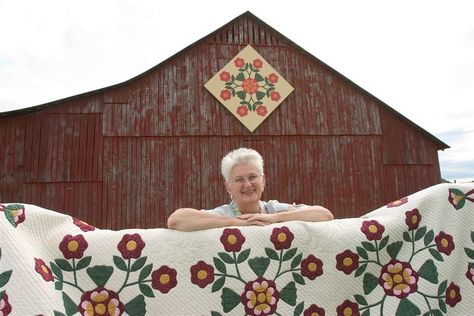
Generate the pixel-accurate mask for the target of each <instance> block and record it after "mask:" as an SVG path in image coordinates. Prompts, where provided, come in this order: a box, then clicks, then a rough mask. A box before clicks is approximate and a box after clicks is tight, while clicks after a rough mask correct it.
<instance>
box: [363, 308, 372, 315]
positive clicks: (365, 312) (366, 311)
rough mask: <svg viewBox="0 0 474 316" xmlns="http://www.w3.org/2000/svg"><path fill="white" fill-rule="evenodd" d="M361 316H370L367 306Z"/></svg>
mask: <svg viewBox="0 0 474 316" xmlns="http://www.w3.org/2000/svg"><path fill="white" fill-rule="evenodd" d="M361 316H370V308H367V309H366V310H365V311H364V312H363V313H362V315H361Z"/></svg>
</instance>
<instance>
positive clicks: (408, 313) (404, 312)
mask: <svg viewBox="0 0 474 316" xmlns="http://www.w3.org/2000/svg"><path fill="white" fill-rule="evenodd" d="M420 314H421V311H420V309H419V308H418V306H416V305H415V304H413V303H412V302H411V301H410V300H409V299H407V298H402V299H401V300H400V304H398V308H397V311H396V312H395V315H396V316H412V315H413V316H415V315H420Z"/></svg>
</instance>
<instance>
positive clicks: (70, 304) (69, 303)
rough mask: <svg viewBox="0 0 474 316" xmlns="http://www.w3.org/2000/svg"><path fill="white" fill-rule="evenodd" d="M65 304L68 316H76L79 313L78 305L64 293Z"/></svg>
mask: <svg viewBox="0 0 474 316" xmlns="http://www.w3.org/2000/svg"><path fill="white" fill-rule="evenodd" d="M63 304H64V310H65V311H66V315H68V316H70V315H74V314H75V313H77V312H78V311H79V309H78V308H77V304H76V303H74V301H73V300H72V299H71V298H70V297H69V296H68V295H67V294H66V292H63Z"/></svg>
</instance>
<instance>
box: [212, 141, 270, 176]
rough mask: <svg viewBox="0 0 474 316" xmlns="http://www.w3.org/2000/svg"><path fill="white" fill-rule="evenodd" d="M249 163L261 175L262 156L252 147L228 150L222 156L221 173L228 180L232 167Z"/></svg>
mask: <svg viewBox="0 0 474 316" xmlns="http://www.w3.org/2000/svg"><path fill="white" fill-rule="evenodd" d="M245 163H250V164H252V165H253V166H255V168H257V171H258V174H259V175H263V158H262V156H261V155H260V154H259V153H258V152H257V151H256V150H254V149H249V148H239V149H235V150H233V151H231V152H229V153H228V154H227V155H225V156H224V158H222V162H221V173H222V176H223V177H224V179H225V181H226V182H229V180H230V173H231V171H232V168H234V166H236V165H240V164H245Z"/></svg>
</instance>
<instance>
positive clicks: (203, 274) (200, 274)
mask: <svg viewBox="0 0 474 316" xmlns="http://www.w3.org/2000/svg"><path fill="white" fill-rule="evenodd" d="M197 277H198V279H199V280H204V279H205V278H207V272H206V271H205V270H199V272H198V273H197Z"/></svg>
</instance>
